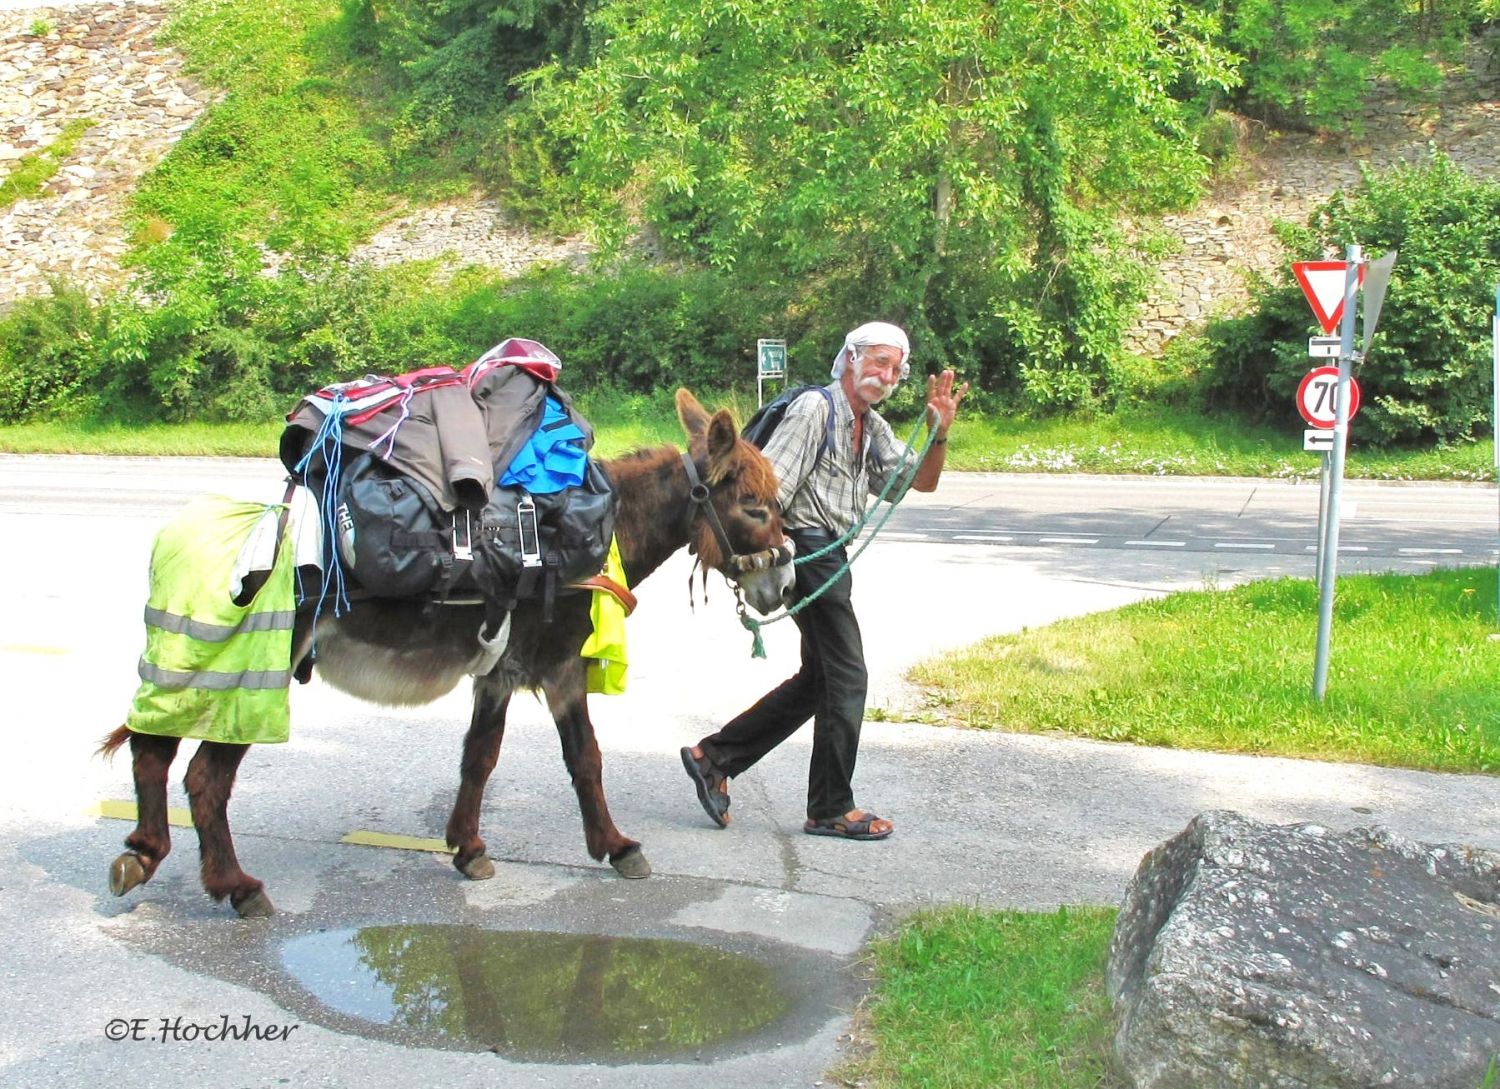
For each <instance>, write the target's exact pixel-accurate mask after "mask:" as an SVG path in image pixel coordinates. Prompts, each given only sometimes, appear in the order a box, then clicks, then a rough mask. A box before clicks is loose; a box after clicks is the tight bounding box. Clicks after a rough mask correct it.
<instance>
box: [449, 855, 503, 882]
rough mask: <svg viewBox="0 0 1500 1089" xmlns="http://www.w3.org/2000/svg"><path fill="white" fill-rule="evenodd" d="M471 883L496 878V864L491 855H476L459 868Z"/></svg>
mask: <svg viewBox="0 0 1500 1089" xmlns="http://www.w3.org/2000/svg"><path fill="white" fill-rule="evenodd" d="M458 872H459V873H461V874H463V875H464V876H465V877H467V878H468V879H469V880H470V881H488V880H489V879H490V878H492V877H494V876H495V864H494V863H493V862H491V861H490V856H489V855H475V856H474V857H473V858H471V859H469V861H467V862H465V863H464V864H463V865H462V866H460V867H459V868H458Z"/></svg>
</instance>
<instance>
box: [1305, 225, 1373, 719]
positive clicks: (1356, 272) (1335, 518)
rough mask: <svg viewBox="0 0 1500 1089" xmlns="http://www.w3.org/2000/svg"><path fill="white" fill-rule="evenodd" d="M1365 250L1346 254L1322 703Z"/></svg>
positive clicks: (1326, 551) (1323, 594) (1322, 589)
mask: <svg viewBox="0 0 1500 1089" xmlns="http://www.w3.org/2000/svg"><path fill="white" fill-rule="evenodd" d="M1362 254H1363V251H1362V250H1361V249H1360V247H1359V246H1357V245H1351V246H1348V247H1346V248H1345V251H1344V304H1343V315H1342V317H1343V320H1342V322H1340V324H1339V380H1338V387H1337V388H1336V390H1335V392H1334V400H1333V405H1334V415H1333V449H1332V450H1330V451H1329V453H1328V457H1329V465H1328V513H1327V516H1326V518H1325V519H1324V521H1325V523H1326V526H1325V531H1324V536H1325V539H1324V541H1323V555H1322V561H1323V562H1322V567H1321V569H1320V570H1319V572H1318V652H1317V659H1316V661H1315V662H1314V664H1313V696H1314V697H1315V698H1317V699H1318V700H1319V701H1321V700H1322V699H1323V695H1324V693H1326V692H1327V691H1328V650H1329V640H1330V636H1331V635H1332V632H1333V584H1334V580H1335V578H1337V571H1338V558H1339V492H1340V490H1341V489H1340V485H1341V484H1342V483H1343V480H1344V453H1345V448H1346V447H1347V446H1348V442H1349V379H1350V372H1351V371H1352V370H1353V367H1354V311H1355V309H1356V304H1355V299H1356V296H1357V295H1358V294H1359V283H1360V279H1361V277H1362V272H1363V270H1362V269H1361V268H1360V265H1361V263H1362V261H1361V258H1362Z"/></svg>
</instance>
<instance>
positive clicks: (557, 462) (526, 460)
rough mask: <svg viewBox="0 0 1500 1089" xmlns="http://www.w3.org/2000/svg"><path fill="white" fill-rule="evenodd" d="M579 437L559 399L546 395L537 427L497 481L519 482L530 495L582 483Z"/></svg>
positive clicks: (583, 462)
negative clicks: (540, 420)
mask: <svg viewBox="0 0 1500 1089" xmlns="http://www.w3.org/2000/svg"><path fill="white" fill-rule="evenodd" d="M583 439H584V434H583V432H582V431H580V430H579V429H578V428H577V427H576V426H574V424H573V422H572V420H570V419H569V418H568V413H567V410H565V409H564V408H563V406H562V404H561V402H559V401H558V400H557V398H555V397H548V398H547V403H546V407H545V408H544V409H543V411H542V424H541V426H540V427H538V428H537V429H536V432H535V433H534V434H533V435H532V436H531V439H530V441H528V442H527V443H526V445H525V446H523V447H521V449H520V452H519V453H517V454H516V456H515V459H514V460H513V461H512V462H511V463H510V466H509V467H508V468H507V469H506V470H505V472H504V473H503V474H501V477H500V484H501V485H502V486H507V485H511V484H519V485H520V486H521V487H523V488H525V489H526V490H527V491H528V492H531V493H532V494H533V495H550V494H551V493H553V492H560V491H562V490H563V489H564V488H572V487H576V486H577V485H579V484H582V483H583V474H584V469H585V467H586V466H587V465H588V460H589V456H588V452H587V451H585V450H584V448H583V446H582V445H581V442H582V441H583Z"/></svg>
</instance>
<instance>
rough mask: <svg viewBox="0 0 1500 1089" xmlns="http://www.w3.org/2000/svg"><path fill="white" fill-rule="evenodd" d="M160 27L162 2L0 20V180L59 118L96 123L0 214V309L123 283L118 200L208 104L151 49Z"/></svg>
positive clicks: (135, 0)
mask: <svg viewBox="0 0 1500 1089" xmlns="http://www.w3.org/2000/svg"><path fill="white" fill-rule="evenodd" d="M164 18H165V7H164V5H163V4H162V3H161V0H116V2H111V3H103V4H90V5H80V6H77V7H42V8H28V9H21V10H5V11H0V176H3V175H6V174H9V173H10V171H11V170H12V169H14V167H15V165H16V161H17V160H19V159H21V158H22V157H23V156H24V155H27V154H28V153H35V152H37V151H40V150H41V149H43V148H46V147H47V146H49V145H50V144H51V143H52V142H53V141H55V140H56V139H57V137H58V136H59V135H60V134H61V133H62V130H63V126H64V125H66V124H67V123H68V122H69V121H73V120H75V119H80V118H86V119H88V120H91V121H93V122H94V124H93V127H91V128H90V129H89V130H88V131H87V132H86V133H85V134H84V136H83V138H82V139H81V140H80V141H79V143H78V145H77V146H76V148H75V149H74V152H73V154H72V155H71V156H70V157H69V159H68V161H67V163H65V164H64V165H63V167H62V169H61V170H59V171H58V172H57V173H56V174H55V175H53V177H52V179H51V180H50V181H49V182H47V184H46V186H45V187H44V188H43V190H42V191H41V192H40V193H39V194H38V195H37V196H36V197H35V198H33V199H29V200H20V201H17V202H16V203H14V204H12V205H11V206H10V207H9V208H5V209H0V305H3V304H5V303H7V302H9V301H11V300H12V299H16V298H21V297H25V296H29V295H36V294H39V293H42V292H44V291H45V290H46V286H47V278H48V277H49V276H57V275H63V276H66V277H67V278H68V279H70V280H72V281H75V282H77V283H81V284H84V285H86V286H88V287H90V288H91V289H93V290H96V291H98V290H102V289H105V288H108V287H111V286H114V285H115V284H117V283H118V282H119V281H120V280H121V279H122V274H121V272H120V265H119V259H120V256H121V255H122V254H123V253H124V252H125V249H126V235H125V223H124V218H123V217H124V212H125V198H126V196H127V194H128V193H129V192H130V191H131V189H132V188H133V187H134V186H135V184H136V182H137V181H138V180H139V179H140V177H141V175H143V174H144V173H145V172H146V171H147V170H149V169H150V168H151V167H153V166H155V165H156V163H157V162H159V161H160V160H161V157H162V156H163V155H165V154H166V153H167V150H168V149H169V148H170V147H171V146H172V145H173V144H174V143H175V142H176V141H177V139H178V137H180V136H181V135H182V134H183V132H185V131H186V130H187V128H188V127H189V126H190V125H191V124H192V123H193V121H194V120H195V119H196V118H197V117H198V115H199V114H200V113H201V112H202V111H203V108H204V106H206V105H207V104H208V102H209V101H210V98H211V96H210V95H209V94H208V93H207V92H206V91H204V90H203V88H201V87H198V86H197V85H196V84H194V83H193V82H192V81H190V80H188V79H186V78H184V76H183V73H182V59H181V57H179V56H178V55H177V54H176V53H174V52H173V51H172V50H170V49H167V48H165V47H162V46H158V45H157V44H156V42H155V40H154V39H155V35H156V32H157V31H158V30H159V29H160V27H161V24H162V21H163V19H164ZM44 26H45V27H50V28H51V29H50V31H49V32H48V33H46V34H43V35H37V34H34V33H32V31H33V29H43V28H44Z"/></svg>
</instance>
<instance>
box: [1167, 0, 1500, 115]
mask: <svg viewBox="0 0 1500 1089" xmlns="http://www.w3.org/2000/svg"><path fill="white" fill-rule="evenodd" d="M1190 2H1192V3H1193V4H1194V6H1195V7H1197V8H1199V9H1200V10H1202V11H1204V12H1206V13H1209V14H1212V15H1214V16H1216V17H1217V18H1218V19H1219V20H1220V25H1221V26H1222V31H1223V39H1222V41H1223V44H1224V45H1225V46H1226V47H1227V48H1229V49H1231V50H1233V51H1234V52H1235V53H1236V54H1237V55H1238V56H1240V57H1241V58H1243V69H1242V71H1243V75H1244V83H1243V84H1242V85H1241V87H1240V89H1239V92H1238V94H1237V95H1236V97H1235V99H1234V100H1233V105H1234V107H1235V108H1236V109H1238V110H1240V111H1241V112H1244V113H1247V114H1250V115H1252V116H1256V117H1259V118H1262V119H1264V120H1266V121H1269V122H1271V123H1272V124H1274V125H1277V126H1280V127H1286V126H1290V127H1295V128H1307V127H1310V128H1324V129H1345V130H1347V129H1351V128H1354V129H1357V128H1358V127H1359V110H1360V107H1361V106H1362V105H1363V103H1364V100H1365V96H1366V94H1367V91H1368V83H1369V81H1371V80H1381V81H1383V82H1385V83H1386V84H1387V85H1389V86H1390V87H1391V88H1392V89H1394V90H1395V91H1397V92H1398V93H1400V94H1404V95H1407V96H1412V95H1420V94H1421V93H1423V92H1427V91H1430V90H1432V89H1433V88H1435V87H1436V86H1437V85H1438V84H1439V83H1440V82H1441V81H1442V78H1443V65H1444V64H1446V63H1450V62H1452V61H1454V60H1455V59H1457V57H1458V54H1459V48H1460V46H1461V45H1462V43H1463V41H1464V40H1465V38H1466V37H1467V36H1468V33H1469V31H1470V30H1471V29H1472V28H1473V27H1475V26H1476V25H1478V24H1479V23H1481V22H1483V21H1486V20H1488V19H1490V18H1492V17H1493V15H1494V11H1493V8H1494V4H1493V0H1418V2H1415V3H1414V2H1412V0H1190Z"/></svg>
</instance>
